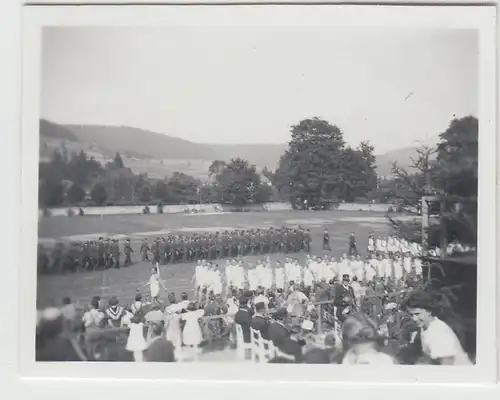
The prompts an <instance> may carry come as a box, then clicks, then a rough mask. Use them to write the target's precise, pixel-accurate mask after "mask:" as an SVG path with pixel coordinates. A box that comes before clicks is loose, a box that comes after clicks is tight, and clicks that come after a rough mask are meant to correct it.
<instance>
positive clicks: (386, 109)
mask: <svg viewBox="0 0 500 400" xmlns="http://www.w3.org/2000/svg"><path fill="white" fill-rule="evenodd" d="M477 55H478V44H477V36H476V33H475V32H474V31H466V30H463V31H456V30H415V29H407V30H406V29H405V30H401V29H397V30H396V29H391V30H388V29H383V30H382V29H378V28H371V29H366V30H360V29H359V28H338V27H310V28H283V27H280V28H273V27H265V28H263V27H255V28H252V27H241V28H240V27H231V28H214V27H196V28H193V27H176V28H157V29H153V28H46V30H45V32H44V35H43V61H42V102H41V116H42V117H43V118H47V119H49V120H51V121H54V122H58V123H72V124H102V125H128V126H133V127H137V128H142V129H147V130H152V131H156V132H161V133H166V134H169V135H172V136H177V137H180V138H184V139H188V140H191V141H196V142H210V143H282V142H287V141H288V140H289V137H290V126H291V125H293V124H296V123H298V122H299V121H300V120H301V119H304V118H308V117H314V116H317V117H320V118H324V119H326V120H328V121H330V122H331V123H333V124H336V125H338V126H339V127H340V128H341V129H342V130H343V131H344V137H345V139H346V141H347V142H348V143H349V144H351V145H357V143H359V141H361V140H369V141H370V142H371V143H372V144H373V145H375V147H376V152H377V153H382V152H385V151H388V150H393V149H397V148H400V147H406V146H412V145H415V143H416V142H417V141H423V142H434V141H435V139H436V137H437V135H438V134H439V133H441V132H442V131H444V130H445V129H446V127H447V125H448V123H449V121H450V120H451V119H452V118H453V116H454V115H456V116H457V117H462V116H466V115H470V114H473V115H476V116H477V109H478V104H477V102H478V93H477V91H478V89H477V81H478V80H477V77H478V65H477V62H478V61H477V60H478V57H477ZM408 96H409V97H408ZM407 97H408V98H407ZM405 98H407V99H406V100H405Z"/></svg>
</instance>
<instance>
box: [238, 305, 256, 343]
mask: <svg viewBox="0 0 500 400" xmlns="http://www.w3.org/2000/svg"><path fill="white" fill-rule="evenodd" d="M252 314H253V312H252V310H251V309H250V308H248V298H246V297H245V296H242V297H240V308H239V310H238V312H237V313H236V314H235V316H234V322H235V323H236V324H239V325H240V326H241V329H242V331H243V340H244V342H245V343H250V326H251V325H252Z"/></svg>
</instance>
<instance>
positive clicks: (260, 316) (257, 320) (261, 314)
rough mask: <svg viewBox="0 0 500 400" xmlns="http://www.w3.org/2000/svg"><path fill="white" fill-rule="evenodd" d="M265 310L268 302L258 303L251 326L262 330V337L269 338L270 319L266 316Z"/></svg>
mask: <svg viewBox="0 0 500 400" xmlns="http://www.w3.org/2000/svg"><path fill="white" fill-rule="evenodd" d="M265 312H266V304H264V303H263V302H258V303H256V304H255V314H254V316H253V318H252V324H251V326H252V328H253V329H255V330H256V331H259V332H260V334H261V336H262V339H264V340H269V319H268V318H267V317H266V316H265Z"/></svg>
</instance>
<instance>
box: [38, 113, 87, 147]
mask: <svg viewBox="0 0 500 400" xmlns="http://www.w3.org/2000/svg"><path fill="white" fill-rule="evenodd" d="M40 137H43V138H49V139H60V140H67V141H69V142H78V138H77V137H76V135H75V134H74V133H73V132H72V131H71V130H70V129H68V128H67V127H65V126H64V125H59V124H54V123H53V122H50V121H47V120H45V119H41V120H40Z"/></svg>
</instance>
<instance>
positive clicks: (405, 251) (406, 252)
mask: <svg viewBox="0 0 500 400" xmlns="http://www.w3.org/2000/svg"><path fill="white" fill-rule="evenodd" d="M367 250H368V254H377V255H380V254H382V255H400V256H412V257H421V256H422V255H423V249H422V245H421V244H419V243H416V242H409V241H407V240H405V239H404V238H399V237H397V236H389V237H387V238H380V237H377V238H375V236H374V235H373V233H370V234H369V236H368V248H367ZM474 250H475V249H474V248H473V247H471V246H468V245H465V244H461V243H459V242H457V241H453V242H451V243H449V244H448V245H447V247H446V249H444V251H445V252H446V254H447V255H452V254H456V253H467V252H470V251H474ZM441 253H442V251H441V249H440V248H439V247H436V248H431V249H429V255H430V256H431V257H440V256H441Z"/></svg>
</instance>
